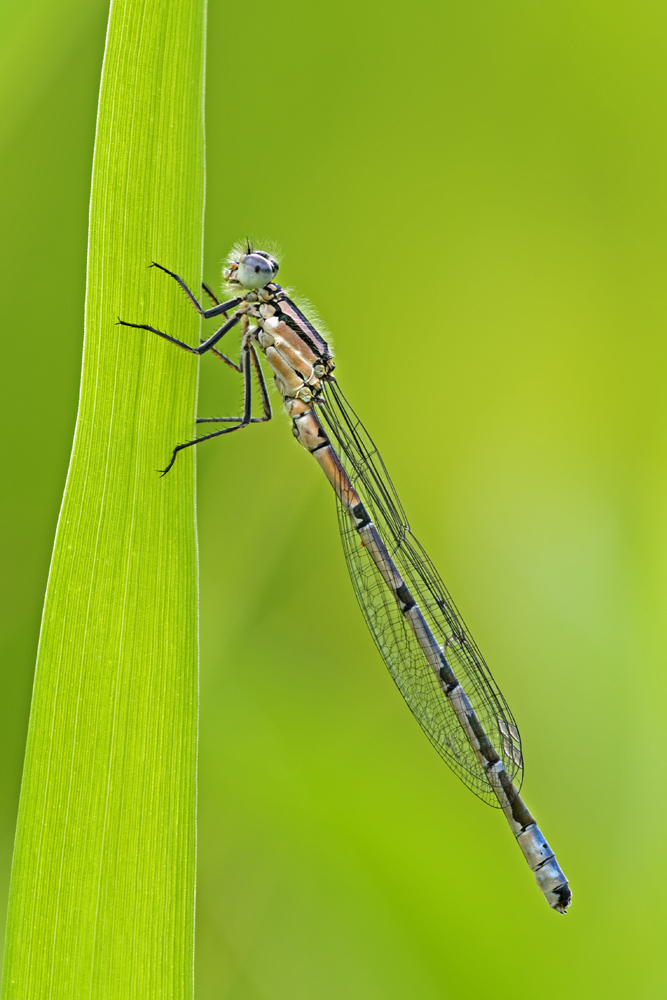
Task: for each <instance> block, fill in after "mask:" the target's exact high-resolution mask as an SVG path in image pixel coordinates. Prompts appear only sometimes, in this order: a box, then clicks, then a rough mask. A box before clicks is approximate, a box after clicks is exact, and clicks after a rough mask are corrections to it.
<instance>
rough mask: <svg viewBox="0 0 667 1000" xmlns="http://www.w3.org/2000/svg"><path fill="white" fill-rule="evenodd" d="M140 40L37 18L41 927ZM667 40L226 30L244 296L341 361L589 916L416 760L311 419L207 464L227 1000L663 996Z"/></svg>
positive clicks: (30, 526)
mask: <svg viewBox="0 0 667 1000" xmlns="http://www.w3.org/2000/svg"><path fill="white" fill-rule="evenodd" d="M106 14H107V10H106V4H105V3H102V2H100V0H63V2H62V3H60V4H58V5H55V4H53V3H51V2H47V0H22V2H20V3H19V2H18V0H2V2H1V3H0V66H1V67H2V68H1V69H0V160H1V163H2V183H1V185H0V202H1V207H0V217H1V218H2V222H3V237H4V238H3V240H2V244H1V249H0V253H1V255H2V257H1V263H0V279H1V281H2V285H3V289H2V291H3V294H2V309H3V317H4V329H5V334H4V337H3V348H2V350H3V364H2V376H1V377H2V392H1V398H0V405H1V406H2V409H3V432H2V456H3V457H2V467H3V472H4V482H5V485H4V488H3V490H2V491H1V492H0V503H1V504H2V514H1V516H0V527H1V531H2V637H1V642H2V689H3V692H4V694H3V697H2V700H1V701H0V741H1V746H0V759H1V760H2V761H3V765H2V768H0V809H1V817H0V822H1V829H0V834H1V837H2V840H1V848H2V853H1V855H0V878H1V880H2V882H1V885H0V897H1V898H2V901H3V907H4V900H5V898H6V889H7V881H8V876H9V866H10V858H11V842H12V836H13V827H14V822H15V813H16V805H17V799H18V790H19V782H20V771H21V762H22V755H23V747H24V740H25V732H26V726H27V715H28V709H29V699H30V686H31V681H32V673H33V666H34V660H35V651H36V644H37V638H38V629H39V619H40V611H41V604H42V599H43V594H44V587H45V582H46V575H47V571H48V564H49V558H50V550H51V545H52V539H53V534H54V528H55V523H56V518H57V513H58V507H59V502H60V497H61V495H62V490H63V486H64V481H65V475H66V471H67V462H68V457H69V451H70V447H71V440H72V431H73V427H74V420H75V415H76V405H77V392H78V380H79V369H80V358H81V345H82V333H83V295H84V284H85V262H86V235H87V234H86V226H87V209H88V195H89V179H90V168H91V156H92V148H93V138H94V128H95V112H96V102H97V89H98V82H99V74H100V67H101V59H102V53H103V44H104V31H105V23H106ZM666 36H667V11H666V10H665V8H664V5H662V4H657V3H651V2H648V0H640V2H636V0H635V2H633V3H630V2H628V0H626V2H611V3H610V2H606V3H601V2H594V0H579V2H577V3H574V2H563V0H545V2H542V3H540V4H536V3H529V2H526V0H510V3H506V4H500V3H494V2H491V0H482V2H480V3H477V4H469V3H465V2H463V0H450V2H444V3H443V2H435V0H418V2H416V3H413V4H411V5H405V4H399V3H396V2H395V0H394V2H384V3H379V2H371V0H361V2H359V0H357V2H356V3H352V2H350V0H342V2H339V3H337V4H322V5H312V4H307V3H305V2H303V0H284V2H283V3H281V4H268V3H267V2H265V0H258V2H256V3H254V4H253V5H250V6H248V7H246V8H244V9H241V8H239V7H238V6H234V5H232V4H225V3H221V2H220V0H211V4H210V23H209V65H208V92H207V102H208V137H207V142H208V199H207V235H206V265H205V274H206V276H207V280H208V281H210V282H211V283H215V282H217V280H218V276H219V270H220V260H221V259H222V257H223V256H224V255H225V254H226V252H227V250H228V247H229V245H230V244H231V243H232V242H233V241H234V240H236V239H239V238H242V237H244V236H245V235H246V234H253V235H254V237H255V239H256V240H259V239H261V238H262V237H265V238H268V239H273V240H275V241H277V242H278V243H279V244H280V245H281V247H282V249H283V250H284V253H285V258H284V262H283V268H282V270H281V279H282V281H283V283H285V284H287V285H289V286H292V287H294V288H295V289H297V290H298V291H300V292H301V293H303V294H305V295H307V296H308V297H309V298H310V299H311V300H312V301H313V302H314V303H316V304H317V307H318V310H319V311H320V312H321V314H322V315H323V316H324V318H325V321H326V324H327V326H328V328H329V329H330V330H331V331H333V338H334V347H335V349H336V353H337V359H338V375H339V378H340V381H341V383H342V384H343V385H344V387H345V390H346V392H347V393H348V395H349V397H350V398H351V400H352V401H353V403H354V404H355V406H356V408H357V409H358V410H359V411H360V413H361V415H362V417H363V419H364V421H365V422H366V424H367V426H368V427H369V429H370V430H371V433H372V434H373V436H374V437H375V438H376V440H377V443H378V444H379V446H380V447H381V449H382V452H383V455H384V457H385V460H386V462H387V465H388V467H389V468H390V470H391V472H392V476H393V478H394V481H395V483H396V486H397V488H398V490H399V492H400V494H401V497H402V498H403V501H404V504H405V506H406V509H407V510H408V511H409V513H410V517H411V522H412V525H413V527H414V528H415V530H416V532H417V534H418V536H419V538H420V539H421V540H422V541H423V542H424V544H425V545H426V547H427V549H428V551H429V552H430V554H431V555H432V557H433V559H434V561H435V562H436V564H437V565H438V566H439V567H440V569H441V573H442V575H443V577H444V579H445V581H446V582H447V584H448V586H449V588H450V589H451V591H452V593H453V595H454V597H455V599H456V601H457V603H458V604H459V607H460V608H461V609H462V611H463V613H464V615H465V617H466V620H467V622H468V624H469V625H470V626H471V628H472V630H473V633H474V635H475V636H476V637H477V640H478V642H479V644H480V645H481V647H482V649H483V650H484V651H485V654H486V656H487V659H488V660H489V662H490V664H491V667H492V669H493V671H494V674H495V676H496V678H497V679H498V681H499V683H500V684H501V687H502V689H503V691H504V693H505V695H506V697H507V699H508V701H509V703H510V704H511V706H512V708H513V711H514V713H515V715H516V716H517V718H518V720H519V724H520V726H521V730H522V734H523V737H524V746H525V751H526V758H527V777H526V781H525V784H524V791H525V796H526V800H527V802H528V804H529V806H530V807H531V809H532V810H533V811H534V812H535V814H536V815H537V818H538V821H539V823H540V826H541V827H542V828H543V830H544V831H545V833H546V835H547V837H548V838H549V840H550V841H551V842H552V844H553V846H554V847H555V848H556V850H557V853H558V857H559V860H560V862H561V864H562V865H563V868H564V869H565V871H566V872H567V874H568V876H569V878H570V880H571V884H572V887H573V891H574V902H573V906H572V910H571V912H570V914H569V915H568V916H567V918H561V917H559V916H557V915H556V914H554V913H552V912H550V911H549V909H548V908H547V906H546V905H545V904H544V902H543V901H542V898H541V896H540V893H539V892H538V890H537V889H536V887H535V885H534V883H533V879H532V876H531V874H530V872H529V871H528V869H527V868H526V866H525V863H524V861H523V859H522V857H521V855H520V852H519V851H518V850H517V847H516V845H515V844H514V843H513V842H512V837H511V835H510V833H509V831H508V829H507V826H506V823H505V821H504V819H503V817H502V816H501V815H500V814H499V813H498V812H496V811H493V810H491V809H488V807H486V806H484V805H483V804H482V803H481V802H479V801H478V800H477V799H475V798H474V797H473V796H472V795H471V794H470V793H469V792H468V791H466V789H465V788H464V787H463V785H461V784H460V783H459V782H458V781H457V779H456V778H455V777H454V775H452V774H451V772H449V770H448V769H447V768H446V767H445V766H444V764H443V763H442V762H441V761H440V759H439V758H438V756H437V755H436V754H435V753H434V752H433V750H432V749H431V747H430V745H429V744H428V743H427V741H426V740H425V739H424V737H423V735H422V734H421V732H420V730H419V728H418V727H417V726H416V725H415V724H414V722H413V721H412V719H411V717H410V714H409V712H408V711H407V709H406V708H405V706H404V705H403V704H402V701H401V699H400V696H399V695H398V693H397V691H396V690H395V689H394V686H393V684H392V683H391V681H390V679H389V676H388V675H387V673H386V671H385V669H384V667H383V665H382V662H381V660H380V659H379V657H378V655H377V653H376V651H375V648H374V646H373V644H372V641H371V639H370V637H369V635H368V634H367V632H366V629H365V626H364V623H363V620H362V618H361V615H360V613H359V612H358V610H357V608H356V604H355V600H354V597H353V594H352V590H351V587H350V585H349V581H348V579H347V576H346V570H345V564H344V560H343V556H342V552H341V551H340V544H339V541H338V537H337V526H336V517H335V510H334V503H333V500H332V497H331V496H330V491H329V488H328V485H327V483H326V481H325V480H324V477H323V476H322V475H321V474H320V473H319V471H318V469H317V467H316V465H315V464H314V463H313V462H312V461H311V460H309V459H308V457H307V456H306V455H305V454H304V453H302V451H301V450H300V449H299V448H298V447H297V445H296V444H295V442H294V441H293V439H292V436H291V434H290V429H289V425H288V423H287V420H286V418H284V417H283V416H282V415H281V414H278V416H277V419H276V420H275V421H274V422H273V423H272V424H269V425H267V426H262V427H257V428H252V429H250V430H249V431H247V432H246V433H244V434H243V435H233V436H232V437H231V438H229V439H228V440H225V441H222V442H214V443H211V444H209V445H206V446H203V447H202V448H201V449H200V453H199V456H198V463H199V500H198V508H199V527H200V551H201V601H202V675H201V694H202V705H201V729H200V768H201V770H200V792H199V801H200V833H199V883H198V939H197V940H198V947H197V1000H214V998H215V1000H341V998H346V1000H406V998H410V1000H436V998H438V1000H439V998H443V997H446V998H449V997H451V998H456V1000H477V998H481V997H483V996H487V995H489V994H490V993H491V992H493V995H494V996H495V997H498V998H503V1000H504V998H508V1000H509V998H511V997H514V996H515V995H516V994H517V992H521V993H522V995H523V996H527V997H531V998H533V997H539V998H552V997H553V998H555V997H560V996H562V995H566V996H570V997H577V998H579V997H581V998H591V997H605V998H609V997H614V998H615V997H623V998H633V1000H634V998H659V997H663V996H664V995H665V991H666V990H667V981H666V980H667V963H666V960H665V948H664V937H665V917H664V897H665V889H666V887H667V886H666V881H667V871H666V867H667V866H666V862H665V860H664V859H665V852H664V841H665V837H666V836H667V815H666V812H667V810H666V807H665V793H666V791H667V788H666V781H665V761H666V752H667V746H666V743H667V722H666V720H667V679H666V677H665V654H666V652H667V639H666V637H665V634H664V633H665V626H664V620H665V601H666V598H667V572H666V569H665V567H666V566H667V532H666V530H665V526H666V523H667V517H666V515H665V509H666V504H667V475H666V471H665V470H667V455H666V454H665V448H664V444H663V442H664V435H665V406H664V403H663V396H664V386H665V374H664V373H665V370H666V365H667V350H666V349H665V347H664V335H665V334H664V329H665V321H664V316H665V308H666V305H667V303H666V302H665V293H664V278H663V271H664V266H665V253H666V240H665V223H666V219H665V216H666V215H667V195H666V191H665V173H666V167H667V157H666V152H667V149H666V140H665V117H666V114H665V112H666V105H667V102H666V91H665V82H666V80H665V78H666V76H667V68H666V65H665V58H664V52H665V44H666V41H667V38H666ZM164 263H165V264H167V265H168V264H169V262H168V261H165V262H164ZM232 375H233V373H230V372H227V371H225V370H223V368H222V366H221V365H219V364H218V363H216V362H215V359H212V358H207V359H205V360H204V362H203V364H202V376H201V397H202V398H201V406H200V413H202V414H203V415H208V414H211V413H219V412H221V411H222V412H227V413H233V412H235V411H236V409H237V408H238V406H239V403H240V388H239V386H238V385H237V384H236V382H235V380H234V378H233V377H232ZM274 400H275V397H274ZM276 402H277V400H276ZM165 419H168V414H165Z"/></svg>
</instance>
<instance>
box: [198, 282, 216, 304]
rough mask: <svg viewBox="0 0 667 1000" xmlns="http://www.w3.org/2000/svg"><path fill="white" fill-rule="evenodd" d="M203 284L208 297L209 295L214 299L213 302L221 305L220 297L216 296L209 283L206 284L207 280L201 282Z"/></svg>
mask: <svg viewBox="0 0 667 1000" xmlns="http://www.w3.org/2000/svg"><path fill="white" fill-rule="evenodd" d="M201 286H202V288H203V289H204V291H205V292H206V294H207V295H208V297H209V298H210V299H211V300H212V302H213V303H214V304H215V305H216V306H219V305H220V299H218V298H216V296H215V295H214V294H213V292H212V291H211V289H210V288H209V287H208V285H207V284H206V282H205V281H202V283H201Z"/></svg>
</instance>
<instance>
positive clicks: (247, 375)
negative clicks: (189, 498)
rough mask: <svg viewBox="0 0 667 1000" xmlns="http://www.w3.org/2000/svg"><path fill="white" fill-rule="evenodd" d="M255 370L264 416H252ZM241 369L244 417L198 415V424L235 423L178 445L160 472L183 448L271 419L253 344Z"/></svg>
mask: <svg viewBox="0 0 667 1000" xmlns="http://www.w3.org/2000/svg"><path fill="white" fill-rule="evenodd" d="M253 370H254V372H255V375H256V377H257V379H258V382H259V389H260V393H261V396H262V405H263V407H264V416H263V417H253V416H252V384H251V375H252V371H253ZM239 371H242V372H243V385H244V394H243V396H244V398H243V416H242V417H198V418H197V423H198V424H205V423H233V424H234V425H235V426H234V427H223V428H221V429H220V430H219V431H213V432H212V433H211V434H204V435H203V436H202V437H198V438H194V440H192V441H186V442H185V443H184V444H179V445H176V447H175V448H174V451H173V454H172V456H171V461H170V462H169V465H168V466H167V468H166V469H161V470H160V472H161V473H162V475H163V476H166V474H167V473H168V472H169V470H170V469H171V467H172V465H173V464H174V462H175V461H176V456H177V454H178V453H179V451H182V450H183V448H190V447H191V446H192V445H193V444H199V443H200V442H201V441H208V440H210V438H214V437H220V436H221V435H222V434H231V433H232V431H238V430H240V429H241V428H242V427H247V426H248V425H249V424H261V423H264V421H265V420H270V419H271V406H270V403H269V399H268V393H267V391H266V383H265V382H264V376H263V374H262V370H261V368H260V367H259V360H258V358H257V353H256V351H255V348H254V347H253V346H252V344H245V345H244V347H243V350H242V357H241V364H240V365H239Z"/></svg>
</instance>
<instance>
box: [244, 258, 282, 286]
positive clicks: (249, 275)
mask: <svg viewBox="0 0 667 1000" xmlns="http://www.w3.org/2000/svg"><path fill="white" fill-rule="evenodd" d="M277 273H278V264H277V262H276V261H275V260H274V259H273V257H270V256H269V255H268V254H265V253H247V254H245V256H244V257H242V258H241V260H240V261H239V267H238V271H237V274H236V277H237V280H238V281H240V282H241V284H242V285H243V286H244V288H262V286H263V285H266V284H267V283H268V282H269V281H272V280H273V278H274V277H275V275H276V274H277Z"/></svg>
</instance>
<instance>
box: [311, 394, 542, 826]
mask: <svg viewBox="0 0 667 1000" xmlns="http://www.w3.org/2000/svg"><path fill="white" fill-rule="evenodd" d="M318 415H319V417H320V420H321V421H322V424H323V426H324V427H325V429H326V431H327V433H328V436H329V439H330V441H331V444H332V445H333V446H334V448H335V449H336V451H337V452H338V455H339V458H340V460H341V463H342V465H343V467H344V468H345V471H346V472H347V474H348V476H349V477H350V479H351V481H352V484H353V486H354V488H355V490H356V491H357V492H358V494H359V497H360V499H361V501H362V503H363V504H364V506H365V507H366V509H367V511H368V513H369V514H370V516H371V518H372V520H373V522H374V524H375V526H376V528H377V529H378V531H379V533H380V535H381V536H382V538H383V540H384V543H385V545H386V546H387V549H388V551H389V554H390V556H391V557H392V559H393V560H394V562H395V563H396V566H397V567H398V569H399V571H400V573H401V576H402V577H403V579H404V581H405V582H406V583H407V585H408V587H409V589H410V591H411V593H412V595H413V597H414V598H415V599H416V601H417V603H418V604H419V606H420V608H421V610H422V613H423V615H424V617H425V618H426V621H427V623H428V625H429V627H430V629H431V631H432V632H433V634H434V636H435V637H436V639H437V641H438V643H439V644H440V645H441V647H442V648H443V651H444V653H445V656H446V658H447V660H448V661H449V663H450V664H451V667H452V669H453V670H454V673H455V674H456V676H457V677H458V680H459V682H460V684H461V686H462V688H463V690H464V691H465V693H466V695H467V696H468V698H469V700H470V702H471V704H472V707H473V709H474V710H475V713H476V715H477V718H478V719H479V721H480V723H481V724H482V726H483V727H484V730H485V732H486V735H487V736H488V737H489V739H490V741H491V743H492V744H493V745H494V747H495V749H496V752H497V753H498V755H499V756H500V757H501V759H503V761H504V765H505V769H506V770H507V772H508V774H509V775H510V777H511V778H512V780H513V781H514V782H515V784H516V785H517V787H518V788H520V785H521V779H522V777H523V773H522V771H523V757H522V753H521V739H520V736H519V730H518V728H517V725H516V722H515V721H514V717H513V716H512V713H511V712H510V710H509V708H508V706H507V703H506V702H505V699H504V698H503V696H502V693H501V691H500V689H499V687H498V685H497V684H496V682H495V681H494V679H493V677H492V675H491V672H490V670H489V668H488V667H487V665H486V663H485V662H484V658H483V656H482V654H481V653H480V651H479V649H478V648H477V646H476V645H475V642H474V641H473V639H472V637H471V636H470V633H469V632H468V630H467V628H466V626H465V624H464V622H463V619H462V618H461V616H460V614H459V612H458V610H457V609H456V606H455V605H454V602H453V601H452V599H451V597H450V595H449V594H448V593H447V590H446V588H445V585H444V584H443V582H442V580H441V579H440V576H439V575H438V572H437V570H436V568H435V566H434V565H433V563H432V562H431V560H430V559H429V557H428V556H427V554H426V552H424V550H423V548H422V547H421V545H420V544H419V542H418V541H417V539H416V538H415V536H414V535H413V534H412V532H411V531H410V527H409V525H408V522H407V518H406V516H405V513H404V511H403V508H402V506H401V502H400V500H399V499H398V496H397V494H396V490H395V489H394V487H393V485H392V482H391V480H390V478H389V475H388V473H387V470H386V468H385V466H384V462H383V461H382V458H381V456H380V454H379V452H378V450H377V448H376V447H375V445H374V443H373V441H372V439H371V438H370V436H369V434H368V432H367V431H366V430H365V428H364V427H363V425H362V423H361V421H360V420H359V418H358V417H357V415H356V414H355V412H354V410H353V409H352V408H351V406H350V405H349V403H348V402H347V400H346V399H345V397H344V396H343V394H342V392H341V390H340V387H339V386H338V383H337V382H335V381H334V380H332V381H330V382H328V383H326V384H325V386H324V390H323V395H322V396H321V397H320V403H319V406H318ZM338 520H339V525H340V532H341V538H342V541H343V549H344V551H345V558H346V561H347V565H348V569H349V571H350V576H351V578H352V584H353V586H354V591H355V593H356V595H357V600H358V601H359V605H360V607H361V610H362V611H363V614H364V617H365V619H366V622H367V624H368V627H369V629H370V631H371V633H372V635H373V638H374V639H375V642H376V644H377V647H378V649H379V650H380V653H381V654H382V656H383V658H384V660H385V663H386V664H387V667H388V668H389V672H390V673H391V675H392V677H393V678H394V681H395V682H396V685H397V687H398V689H399V691H400V692H401V694H402V695H403V697H404V698H405V701H406V702H407V704H408V706H409V708H410V710H411V711H412V713H413V715H414V716H415V718H416V719H417V721H418V722H419V724H420V726H421V727H422V729H423V730H424V732H425V733H426V735H427V736H428V738H429V740H430V741H431V743H432V744H433V745H434V747H435V748H436V750H437V751H438V753H440V754H441V756H442V757H443V758H444V760H445V761H446V762H447V764H449V766H450V767H451V768H452V770H453V771H455V773H456V774H458V776H459V777H460V778H461V780H462V781H463V782H464V784H465V785H467V786H468V788H470V789H471V790H472V791H473V792H475V794H476V795H478V796H479V797H480V798H481V799H483V800H484V801H485V802H488V803H489V805H492V806H495V807H497V806H498V801H497V799H496V796H495V794H494V792H493V791H492V789H491V786H490V784H489V782H488V780H487V777H486V774H485V771H484V769H483V767H482V766H481V765H480V763H479V761H478V760H477V757H476V755H475V753H474V751H473V749H472V747H471V746H470V744H469V742H468V740H467V738H466V736H465V733H464V731H463V729H462V728H461V726H460V724H459V722H458V720H457V718H456V715H455V713H454V711H453V709H452V707H451V705H450V703H449V700H448V699H447V697H446V695H445V693H444V692H443V690H442V688H441V686H440V684H439V682H438V680H437V678H436V677H435V675H434V673H433V671H432V669H431V667H430V666H429V664H428V662H427V660H426V658H425V656H424V653H423V652H422V650H421V648H420V646H419V644H418V642H417V639H416V637H415V634H414V632H413V631H412V629H411V628H410V627H409V625H408V624H407V623H406V621H405V618H404V616H403V614H402V613H401V611H400V609H399V607H398V605H397V603H396V599H395V597H394V595H393V593H392V592H391V591H390V590H389V588H388V587H387V585H386V584H385V582H384V580H383V579H382V576H381V574H380V572H379V570H378V569H377V567H376V565H375V563H374V561H373V559H372V558H371V557H370V556H369V554H368V552H367V550H366V549H365V548H364V546H363V545H362V544H361V539H360V538H359V535H358V533H357V531H356V530H355V528H354V527H353V525H352V522H351V520H350V517H349V515H348V513H347V511H346V510H345V508H344V507H343V505H342V504H341V503H340V501H338Z"/></svg>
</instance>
